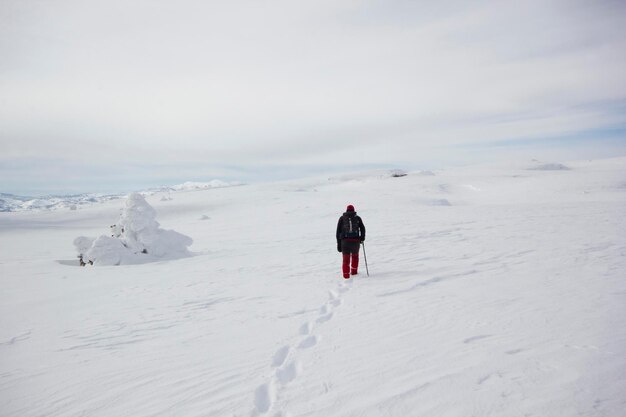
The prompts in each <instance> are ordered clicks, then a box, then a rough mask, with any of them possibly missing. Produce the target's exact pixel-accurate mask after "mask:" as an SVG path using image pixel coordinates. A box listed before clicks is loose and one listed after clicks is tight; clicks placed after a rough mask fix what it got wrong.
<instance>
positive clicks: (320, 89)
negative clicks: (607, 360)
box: [0, 0, 626, 194]
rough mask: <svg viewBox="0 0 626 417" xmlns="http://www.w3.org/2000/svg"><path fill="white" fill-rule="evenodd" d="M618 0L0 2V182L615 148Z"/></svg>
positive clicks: (402, 163) (253, 171) (82, 183)
mask: <svg viewBox="0 0 626 417" xmlns="http://www.w3.org/2000/svg"><path fill="white" fill-rule="evenodd" d="M624 74H626V3H625V2H624V1H621V0H615V1H609V0H607V1H602V0H568V1H549V0H541V1H536V0H528V1H510V2H508V1H428V2H427V1H409V0H402V1H399V0H328V1H327V0H316V1H294V0H285V1H275V0H267V1H263V0H253V1H238V0H229V1H211V0H204V1H200V0H198V1H191V0H183V1H180V0H177V1H162V0H145V1H132V0H123V1H122V0H107V1H89V0H74V1H72V0H0V151H1V152H0V191H4V192H14V193H22V194H24V193H46V192H57V193H58V192H77V191H114V190H129V189H137V188H141V187H144V186H147V185H158V184H173V183H177V182H182V181H185V180H210V179H213V178H221V179H233V180H236V179H239V180H244V181H254V180H255V179H273V178H286V177H295V176H304V175H313V174H317V173H326V172H331V171H339V172H341V171H349V170H352V169H360V168H371V167H398V168H408V169H416V168H420V167H425V168H430V169H432V168H437V167H443V166H446V165H454V164H466V163H473V162H482V161H486V160H490V159H491V160H493V159H494V158H498V157H500V156H502V157H524V158H525V157H538V158H542V157H545V158H560V159H580V158H588V157H594V158H596V157H609V156H617V155H624V154H626V76H625V75H624Z"/></svg>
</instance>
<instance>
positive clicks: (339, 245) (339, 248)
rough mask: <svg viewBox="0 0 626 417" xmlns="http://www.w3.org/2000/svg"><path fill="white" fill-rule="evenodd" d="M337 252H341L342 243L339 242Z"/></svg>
mask: <svg viewBox="0 0 626 417" xmlns="http://www.w3.org/2000/svg"><path fill="white" fill-rule="evenodd" d="M337 252H341V242H337Z"/></svg>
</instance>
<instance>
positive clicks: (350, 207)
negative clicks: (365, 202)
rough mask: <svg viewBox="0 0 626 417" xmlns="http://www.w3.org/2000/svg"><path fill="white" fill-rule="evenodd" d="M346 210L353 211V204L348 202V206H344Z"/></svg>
mask: <svg viewBox="0 0 626 417" xmlns="http://www.w3.org/2000/svg"><path fill="white" fill-rule="evenodd" d="M346 211H354V206H353V205H352V204H350V205H349V206H348V208H346Z"/></svg>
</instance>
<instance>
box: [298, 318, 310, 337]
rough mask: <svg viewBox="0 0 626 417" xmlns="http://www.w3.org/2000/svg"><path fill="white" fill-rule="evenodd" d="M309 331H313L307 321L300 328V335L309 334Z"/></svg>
mask: <svg viewBox="0 0 626 417" xmlns="http://www.w3.org/2000/svg"><path fill="white" fill-rule="evenodd" d="M311 330H313V325H312V324H311V322H310V321H307V322H306V323H304V324H303V325H302V326H300V334H301V335H303V336H306V335H308V334H311Z"/></svg>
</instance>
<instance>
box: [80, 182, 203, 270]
mask: <svg viewBox="0 0 626 417" xmlns="http://www.w3.org/2000/svg"><path fill="white" fill-rule="evenodd" d="M111 233H112V234H111V236H104V235H103V236H100V237H98V238H96V239H92V238H88V237H84V236H80V237H77V238H76V239H75V240H74V246H75V247H76V250H77V251H78V254H79V257H80V258H81V259H83V261H85V262H88V261H91V262H93V264H94V265H122V264H141V263H147V262H156V261H162V260H171V259H179V258H183V257H187V256H190V255H191V253H190V252H189V251H188V249H187V247H188V246H190V245H191V244H192V243H193V240H192V239H191V238H190V237H188V236H185V235H183V234H181V233H178V232H175V231H173V230H164V229H161V228H160V225H159V223H158V222H157V221H156V211H155V210H154V208H153V207H152V206H151V205H150V204H148V202H147V201H146V200H145V198H144V197H143V196H142V195H141V194H139V193H132V194H129V195H128V197H127V199H126V205H125V207H124V211H123V212H122V214H121V215H120V219H119V221H118V223H117V224H114V225H112V226H111Z"/></svg>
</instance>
